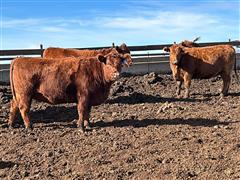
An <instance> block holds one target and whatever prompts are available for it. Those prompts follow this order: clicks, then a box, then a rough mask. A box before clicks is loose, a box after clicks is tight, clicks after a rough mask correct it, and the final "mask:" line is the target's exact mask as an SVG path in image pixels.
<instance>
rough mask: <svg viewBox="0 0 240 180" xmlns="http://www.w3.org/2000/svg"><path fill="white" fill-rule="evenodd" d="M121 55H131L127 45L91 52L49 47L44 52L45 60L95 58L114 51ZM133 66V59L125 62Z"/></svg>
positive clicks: (88, 50)
mask: <svg viewBox="0 0 240 180" xmlns="http://www.w3.org/2000/svg"><path fill="white" fill-rule="evenodd" d="M116 50H117V52H118V53H120V54H129V55H130V50H129V48H128V47H127V45H126V44H125V43H123V44H122V45H121V46H119V47H118V46H116V47H115V46H114V44H113V47H111V48H106V49H98V50H90V49H83V50H78V49H65V48H57V47H49V48H47V49H45V50H44V52H43V58H48V59H49V58H51V59H52V58H53V59H54V58H62V57H82V58H86V57H95V56H97V55H98V54H102V55H107V54H108V53H113V51H116ZM131 64H132V59H131V58H129V59H128V61H126V62H125V64H124V65H126V66H130V65H131Z"/></svg>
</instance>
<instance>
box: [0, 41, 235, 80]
mask: <svg viewBox="0 0 240 180" xmlns="http://www.w3.org/2000/svg"><path fill="white" fill-rule="evenodd" d="M219 44H229V45H233V46H236V47H240V41H231V42H208V43H199V45H200V46H212V45H219ZM171 45H172V44H162V45H146V46H129V49H130V51H131V54H132V57H133V62H134V63H133V65H132V66H131V67H130V68H123V72H127V73H132V74H145V73H148V72H158V73H168V72H170V67H169V63H168V61H169V60H168V58H169V57H168V55H169V54H168V53H156V52H151V53H150V52H149V51H153V50H162V49H163V48H164V47H165V46H171ZM102 48H109V47H89V48H75V49H102ZM43 51H44V49H43V46H42V45H40V49H17V50H0V62H1V61H5V62H6V61H11V60H12V59H13V58H15V57H17V56H42V54H43ZM137 51H143V53H142V52H141V53H135V52H137ZM144 51H145V52H146V53H144ZM237 66H238V67H240V54H239V53H238V54H237ZM0 82H9V64H0Z"/></svg>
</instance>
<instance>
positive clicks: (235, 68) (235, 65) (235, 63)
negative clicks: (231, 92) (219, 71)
mask: <svg viewBox="0 0 240 180" xmlns="http://www.w3.org/2000/svg"><path fill="white" fill-rule="evenodd" d="M234 72H235V76H236V79H237V82H238V84H240V80H239V76H238V74H237V53H235V62H234Z"/></svg>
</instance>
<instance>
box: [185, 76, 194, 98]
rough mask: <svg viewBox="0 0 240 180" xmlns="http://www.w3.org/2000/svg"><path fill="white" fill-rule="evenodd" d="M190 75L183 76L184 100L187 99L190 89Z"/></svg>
mask: <svg viewBox="0 0 240 180" xmlns="http://www.w3.org/2000/svg"><path fill="white" fill-rule="evenodd" d="M191 79H192V77H191V75H190V74H186V75H184V87H185V94H184V98H188V97H189V93H190V91H189V89H190V85H191Z"/></svg>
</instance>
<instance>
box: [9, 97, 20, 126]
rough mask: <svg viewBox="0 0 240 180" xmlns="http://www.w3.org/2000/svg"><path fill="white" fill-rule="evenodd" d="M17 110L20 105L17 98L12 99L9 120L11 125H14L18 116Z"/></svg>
mask: <svg viewBox="0 0 240 180" xmlns="http://www.w3.org/2000/svg"><path fill="white" fill-rule="evenodd" d="M17 111H18V105H17V102H16V100H14V99H13V100H12V101H11V105H10V114H9V120H8V126H9V127H13V124H14V120H15V118H16V115H17Z"/></svg>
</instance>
